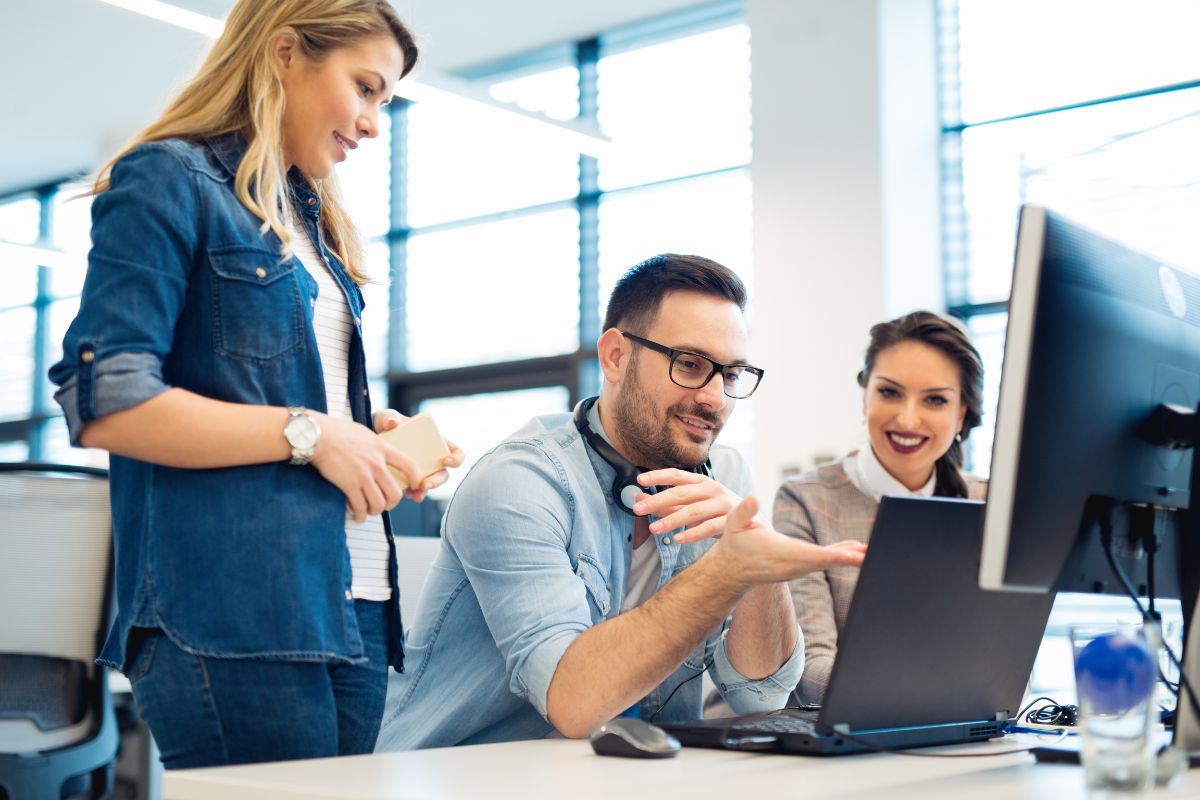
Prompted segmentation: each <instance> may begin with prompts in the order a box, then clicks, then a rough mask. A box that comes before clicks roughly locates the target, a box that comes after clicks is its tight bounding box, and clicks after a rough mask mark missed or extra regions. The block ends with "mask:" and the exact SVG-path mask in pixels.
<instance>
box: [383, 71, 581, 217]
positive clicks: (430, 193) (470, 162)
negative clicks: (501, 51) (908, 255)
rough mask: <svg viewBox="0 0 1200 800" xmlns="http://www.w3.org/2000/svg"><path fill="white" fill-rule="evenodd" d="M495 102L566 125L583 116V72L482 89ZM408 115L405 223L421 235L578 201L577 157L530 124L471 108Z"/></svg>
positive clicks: (416, 108) (501, 80) (414, 110)
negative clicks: (433, 228)
mask: <svg viewBox="0 0 1200 800" xmlns="http://www.w3.org/2000/svg"><path fill="white" fill-rule="evenodd" d="M489 87H490V88H491V90H492V91H493V96H495V97H496V98H497V99H499V100H503V101H504V102H511V103H515V104H517V105H519V106H521V107H523V108H526V109H532V110H537V111H542V112H545V113H548V114H551V115H553V116H556V117H560V118H570V117H574V116H576V115H577V114H578V107H579V73H578V70H576V69H575V68H574V67H557V68H553V69H545V68H543V69H542V70H540V71H539V72H535V73H533V74H528V75H521V76H519V77H516V78H514V77H511V76H502V77H496V78H493V79H491V81H490V83H482V84H481V88H485V89H486V88H489ZM405 114H406V116H407V135H408V139H407V145H408V146H407V148H406V149H405V152H406V154H407V156H406V159H405V164H404V176H405V181H406V190H407V193H408V194H407V215H408V219H407V221H406V224H407V225H408V226H409V227H413V228H418V227H423V226H426V225H432V224H435V223H438V222H446V221H449V220H456V219H468V218H471V217H477V216H481V215H484V214H491V213H494V212H497V211H504V210H507V209H513V208H523V207H525V206H532V205H538V204H541V203H549V202H553V201H556V200H565V199H568V198H571V197H574V196H575V195H576V194H577V193H578V191H579V154H578V152H577V151H575V150H574V149H573V148H571V147H569V146H566V145H564V144H563V143H561V142H558V141H557V140H555V139H553V138H551V137H550V136H547V135H538V132H537V131H538V129H537V128H531V126H530V123H529V122H528V121H525V120H521V119H514V118H513V117H512V115H510V114H507V113H503V112H497V111H493V110H489V109H487V108H482V107H479V106H477V105H476V106H473V105H470V104H446V103H443V104H438V105H431V104H430V103H414V104H413V105H412V106H410V107H409V108H408V110H407V111H405Z"/></svg>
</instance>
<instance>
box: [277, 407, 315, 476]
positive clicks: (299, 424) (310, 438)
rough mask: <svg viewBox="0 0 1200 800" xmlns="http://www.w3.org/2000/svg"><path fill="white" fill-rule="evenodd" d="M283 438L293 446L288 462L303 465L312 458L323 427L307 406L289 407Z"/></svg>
mask: <svg viewBox="0 0 1200 800" xmlns="http://www.w3.org/2000/svg"><path fill="white" fill-rule="evenodd" d="M283 438H285V439H287V441H288V444H290V445H291V446H292V459H291V461H289V462H288V463H290V464H298V465H303V464H307V463H308V462H309V461H311V460H312V457H313V451H315V450H316V449H317V442H318V441H319V440H320V438H321V428H320V427H319V426H318V425H317V421H316V420H315V419H313V417H312V415H311V414H309V413H308V409H307V408H288V421H287V424H286V425H284V426H283Z"/></svg>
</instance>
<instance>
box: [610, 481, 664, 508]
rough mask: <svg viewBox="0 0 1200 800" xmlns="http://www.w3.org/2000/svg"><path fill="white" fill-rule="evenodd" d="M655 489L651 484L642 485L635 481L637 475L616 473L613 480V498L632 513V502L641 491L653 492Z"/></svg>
mask: <svg viewBox="0 0 1200 800" xmlns="http://www.w3.org/2000/svg"><path fill="white" fill-rule="evenodd" d="M655 491H657V489H656V488H655V487H653V486H642V485H640V484H639V483H638V482H637V476H636V475H634V476H629V475H618V476H617V479H616V480H615V481H613V490H612V493H613V500H615V501H616V503H617V505H618V506H620V507H621V508H623V509H625V510H626V511H628V512H630V513H633V504H634V503H636V502H637V498H638V495H639V494H641V493H642V492H645V493H646V494H654V493H655Z"/></svg>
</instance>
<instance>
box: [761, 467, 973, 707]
mask: <svg viewBox="0 0 1200 800" xmlns="http://www.w3.org/2000/svg"><path fill="white" fill-rule="evenodd" d="M842 463H843V462H841V461H835V462H833V463H831V464H823V465H821V466H819V467H816V468H815V469H812V470H810V471H808V472H806V473H804V474H802V475H798V476H796V477H793V478H789V479H788V480H786V481H784V483H783V485H782V486H780V487H779V491H778V492H777V493H776V495H775V511H774V524H775V529H776V530H777V531H779V532H780V533H786V534H788V535H789V536H795V537H796V538H798V539H803V540H805V541H808V542H813V543H814V544H820V545H827V544H833V543H835V542H841V541H845V540H847V539H857V540H859V541H862V542H865V541H868V540H869V539H870V538H871V527H872V525H874V523H875V513H876V511H877V510H878V508H879V504H878V503H877V502H876V501H875V499H874V498H872V497H870V496H869V495H865V494H863V493H862V492H860V491H859V490H858V489H857V488H855V486H854V484H853V483H851V482H850V479H849V478H847V477H846V472H845V470H844V469H843V468H842ZM965 477H966V481H967V487H968V490H969V492H970V496H971V498H972V499H976V500H982V499H983V498H984V497H986V495H987V482H986V481H983V480H980V479H978V478H973V477H970V476H965ZM857 582H858V569H857V568H853V567H833V568H831V569H827V570H824V571H821V572H812V573H809V574H808V575H805V576H804V577H802V578H797V579H796V580H793V581H790V583H789V588H790V589H791V593H792V602H794V603H795V605H796V618H797V620H799V622H800V629H801V630H802V631H803V632H804V675H803V677H802V678H801V679H800V687H799V688H800V695H801V697H802V698H803V699H804V701H805V702H810V703H819V702H821V698H822V697H823V696H824V694H825V687H826V686H827V685H828V684H829V674H830V672H832V671H833V660H834V658H836V657H837V641H838V634H839V633H840V632H841V630H842V626H843V625H845V623H846V613H847V612H848V611H849V610H850V600H851V598H853V597H854V587H855V585H857Z"/></svg>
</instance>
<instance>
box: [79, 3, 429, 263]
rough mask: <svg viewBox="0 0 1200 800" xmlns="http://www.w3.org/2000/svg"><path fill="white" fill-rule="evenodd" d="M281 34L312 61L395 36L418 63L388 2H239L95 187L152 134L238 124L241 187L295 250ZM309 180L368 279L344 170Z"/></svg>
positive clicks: (96, 190) (329, 225)
mask: <svg viewBox="0 0 1200 800" xmlns="http://www.w3.org/2000/svg"><path fill="white" fill-rule="evenodd" d="M280 34H290V35H292V36H294V37H295V38H296V43H297V46H298V48H299V50H300V52H302V53H303V54H304V56H305V57H307V58H309V59H311V60H313V61H320V60H321V59H323V58H324V57H325V56H327V55H328V54H329V53H330V52H331V51H332V50H335V49H337V48H339V47H348V46H352V45H354V44H355V43H356V42H358V41H360V40H362V39H365V38H370V37H372V36H378V35H381V34H390V35H391V36H393V37H394V38H395V39H396V42H397V43H398V44H399V45H400V49H401V51H402V52H403V54H404V73H403V74H402V75H401V77H403V75H407V74H408V72H409V71H410V70H411V69H412V68H413V66H414V65H415V64H416V61H417V47H416V44H415V43H414V41H413V37H412V34H411V33H409V31H408V29H407V28H406V27H405V26H404V24H403V23H402V22H401V21H400V18H399V17H398V16H397V15H396V12H395V10H394V9H393V8H392V7H391V5H390V4H389V3H388V0H269V2H264V0H238V3H237V4H236V5H235V6H234V7H233V10H231V11H230V12H229V16H228V17H227V18H226V20H225V30H224V31H223V32H222V33H221V35H220V36H219V37H218V38H217V40H216V42H214V43H213V46H212V49H211V50H210V51H209V53H208V55H207V56H206V57H205V59H204V63H203V64H201V65H200V69H199V71H198V72H197V73H196V74H195V75H194V76H193V77H192V79H191V80H190V81H188V83H187V84H186V85H185V86H184V87H183V89H182V90H181V91H180V92H179V95H178V96H177V97H176V98H175V99H174V100H173V101H172V102H171V104H170V105H168V106H167V108H166V110H165V111H164V112H163V113H162V116H160V117H159V118H158V119H157V120H156V121H155V122H153V123H152V124H151V125H150V126H149V127H147V128H146V129H145V130H143V131H142V132H141V133H139V134H138V135H137V136H136V137H135V138H134V140H133V141H132V142H131V143H130V144H129V145H128V146H127V147H126V148H125V149H124V150H122V151H121V152H120V153H118V154H117V155H116V156H114V157H113V159H112V160H111V161H109V162H108V163H107V164H105V165H104V167H103V168H101V170H100V172H99V173H98V175H97V177H96V181H95V183H94V184H93V186H92V194H100V193H101V192H104V191H105V190H107V189H108V187H109V185H110V180H111V175H112V168H113V165H114V164H116V163H117V162H118V161H120V160H121V159H122V158H123V157H124V156H125V155H127V154H128V153H129V152H130V151H131V150H133V149H134V148H136V147H137V146H138V145H140V144H142V143H144V142H153V141H159V140H162V139H171V138H176V137H202V136H217V135H220V134H223V133H230V132H233V131H237V132H239V133H241V134H242V135H243V136H244V137H245V138H246V140H247V143H248V147H247V149H246V154H245V156H244V157H243V158H242V162H241V164H240V165H239V166H238V170H237V175H236V177H235V178H234V191H235V193H236V194H237V198H238V200H240V201H241V202H242V205H244V206H246V208H247V209H249V210H250V212H251V213H253V214H254V216H256V217H258V218H259V219H260V220H262V223H263V224H262V231H263V232H264V233H265V232H266V230H267V229H268V228H269V229H270V230H272V231H274V233H275V235H276V236H278V237H279V239H280V241H282V242H283V247H282V250H281V256H284V257H287V256H290V254H291V239H290V237H289V236H288V233H287V228H286V227H285V225H284V222H283V219H282V214H281V211H280V210H281V209H282V208H283V207H284V206H283V204H284V203H286V202H288V197H287V193H288V182H287V170H286V164H285V163H284V159H283V151H282V125H283V109H284V93H283V85H282V83H281V82H280V79H279V76H278V74H277V73H276V71H275V67H274V62H273V60H272V53H271V42H272V40H273V39H274V38H275V37H276V36H279V35H280ZM308 180H309V182H310V183H311V184H312V188H313V190H314V191H316V193H317V196H318V197H319V198H320V200H321V231H322V233H323V234H324V238H325V243H326V245H327V246H328V247H329V248H330V249H332V250H333V251H334V252H335V253H336V254H337V256H338V258H339V259H340V260H341V262H342V263H343V264H344V265H345V267H346V271H347V272H348V273H349V274H350V277H351V278H353V279H354V281H355V282H356V283H358V284H359V285H361V284H363V283H366V282H367V279H368V276H367V272H366V269H365V263H364V262H365V255H364V248H363V244H362V240H361V238H360V236H359V234H358V230H357V228H355V226H354V223H353V222H352V221H351V219H350V215H349V214H348V213H347V211H346V207H345V204H344V202H343V201H342V196H341V191H340V189H339V187H338V183H337V178H336V176H334V175H332V174H331V175H330V176H329V177H328V178H325V179H322V180H317V179H314V178H312V177H311V176H309V177H308Z"/></svg>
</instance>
